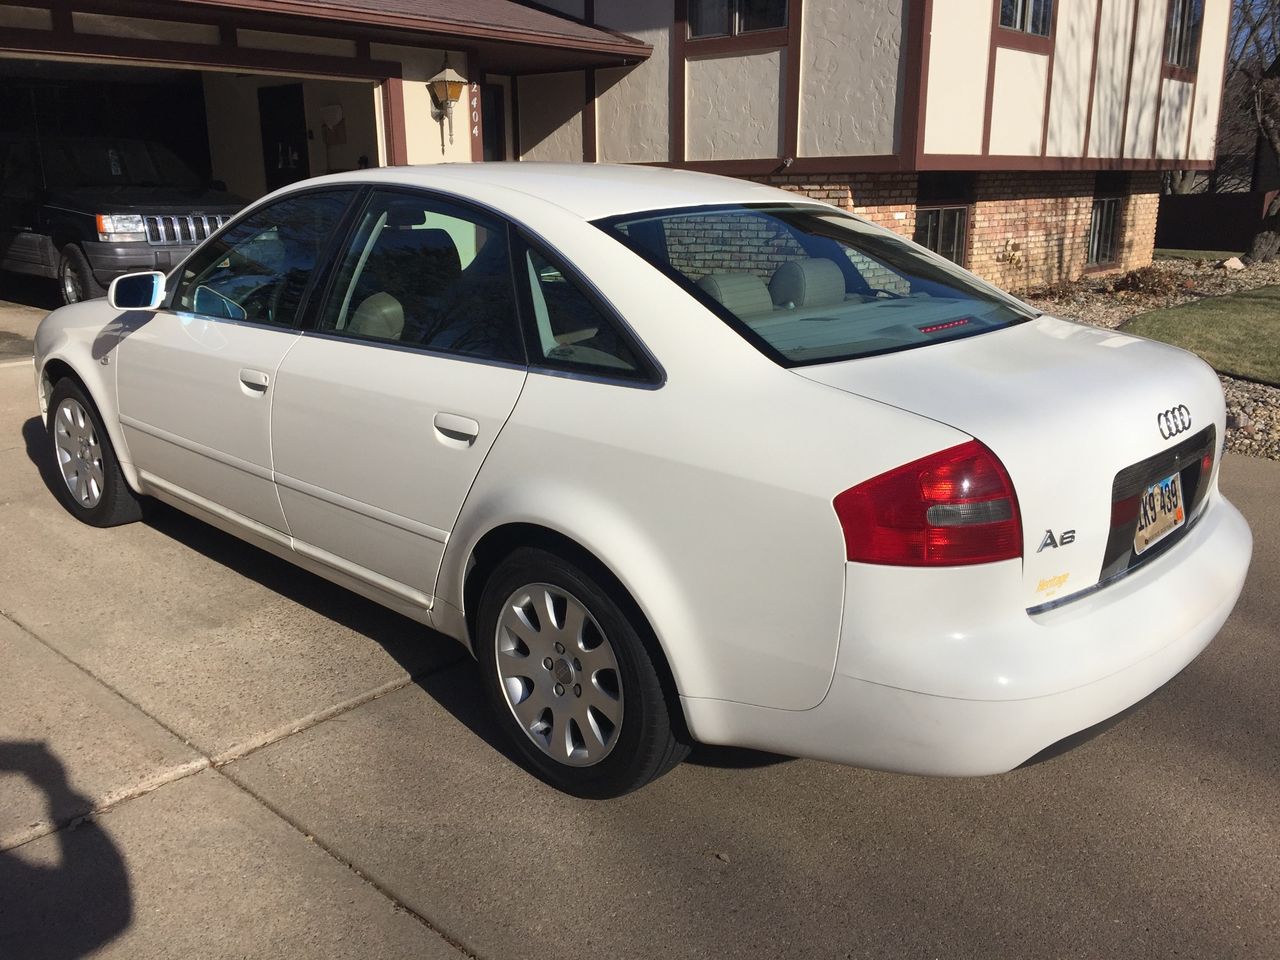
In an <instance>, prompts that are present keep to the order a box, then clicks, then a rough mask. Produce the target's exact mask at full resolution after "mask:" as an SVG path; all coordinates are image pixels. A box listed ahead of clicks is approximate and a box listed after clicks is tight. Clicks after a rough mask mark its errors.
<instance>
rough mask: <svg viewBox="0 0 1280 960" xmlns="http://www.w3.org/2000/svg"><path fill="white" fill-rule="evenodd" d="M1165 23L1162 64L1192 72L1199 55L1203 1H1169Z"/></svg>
mask: <svg viewBox="0 0 1280 960" xmlns="http://www.w3.org/2000/svg"><path fill="white" fill-rule="evenodd" d="M1166 23H1167V26H1166V28H1165V38H1164V62H1165V63H1167V64H1168V65H1169V66H1171V67H1179V68H1181V69H1183V70H1194V69H1195V68H1196V63H1197V61H1198V60H1199V54H1200V26H1201V24H1203V23H1204V0H1169V19H1168V20H1167V21H1166Z"/></svg>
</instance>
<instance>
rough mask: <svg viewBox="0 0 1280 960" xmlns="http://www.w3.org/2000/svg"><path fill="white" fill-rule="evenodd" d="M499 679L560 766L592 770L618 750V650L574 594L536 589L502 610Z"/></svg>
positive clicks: (514, 710) (528, 729) (518, 715)
mask: <svg viewBox="0 0 1280 960" xmlns="http://www.w3.org/2000/svg"><path fill="white" fill-rule="evenodd" d="M494 644H495V652H496V654H497V656H496V660H497V666H498V679H499V681H500V682H501V684H502V692H503V696H504V697H505V699H506V702H507V706H508V707H509V708H510V710H511V714H512V716H514V717H515V719H516V722H517V723H518V724H519V725H520V729H521V730H523V731H524V733H525V736H527V737H528V738H529V739H530V740H531V741H533V743H534V744H535V745H537V747H538V748H539V749H540V750H541V751H542V752H543V753H545V754H546V755H547V756H549V757H551V758H552V759H553V760H556V761H557V762H559V763H563V764H566V765H569V766H574V767H587V766H592V765H593V764H596V763H599V762H600V761H601V760H603V759H604V758H605V757H607V756H608V755H609V753H610V752H611V751H612V750H613V748H614V746H615V745H616V744H617V741H618V733H619V731H620V730H621V728H622V711H623V694H622V682H621V674H620V672H619V670H618V660H617V657H616V655H615V653H614V649H613V646H612V644H611V643H610V642H609V639H608V637H606V636H605V635H604V631H602V630H601V629H600V625H599V624H598V623H597V622H596V620H595V618H594V617H592V615H591V613H590V611H588V610H587V608H586V607H585V606H584V605H583V604H582V602H581V601H579V600H578V599H577V598H576V597H574V596H573V595H572V594H570V593H569V592H568V591H567V590H564V589H562V588H560V587H556V586H553V585H551V584H547V583H532V584H529V585H527V586H524V587H521V588H520V589H519V590H516V591H515V592H514V593H512V594H511V595H510V596H509V597H508V598H507V600H506V602H505V603H504V604H503V606H502V612H501V614H500V616H499V618H498V626H497V635H496V637H495V638H494Z"/></svg>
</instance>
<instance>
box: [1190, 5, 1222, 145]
mask: <svg viewBox="0 0 1280 960" xmlns="http://www.w3.org/2000/svg"><path fill="white" fill-rule="evenodd" d="M1230 16H1231V9H1230V7H1229V6H1228V5H1227V4H1226V3H1224V2H1222V0H1218V2H1216V3H1215V2H1213V0H1210V3H1208V4H1206V6H1205V11H1204V26H1203V27H1202V28H1201V31H1200V66H1199V69H1198V70H1197V74H1198V76H1199V82H1198V83H1197V84H1196V100H1195V110H1194V113H1193V114H1192V120H1191V157H1192V159H1194V160H1212V159H1213V154H1214V145H1215V141H1216V140H1217V136H1218V112H1219V110H1220V109H1221V107H1222V74H1223V68H1224V66H1225V60H1226V52H1227V28H1228V26H1229V21H1230Z"/></svg>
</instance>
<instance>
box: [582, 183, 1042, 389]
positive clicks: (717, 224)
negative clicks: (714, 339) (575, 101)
mask: <svg viewBox="0 0 1280 960" xmlns="http://www.w3.org/2000/svg"><path fill="white" fill-rule="evenodd" d="M597 225H598V226H599V227H600V228H601V229H603V230H605V231H606V232H607V233H609V234H611V235H612V236H614V237H615V238H616V239H617V240H619V241H620V242H621V243H623V244H624V245H626V246H627V247H629V248H630V249H631V250H633V251H634V252H635V253H637V254H639V255H640V256H641V257H643V258H645V259H646V260H648V261H649V263H651V264H652V265H653V266H655V267H657V268H658V269H659V270H660V271H662V272H663V273H665V274H666V275H667V276H669V277H671V278H672V279H673V280H675V281H676V282H677V283H678V284H680V285H681V286H682V287H683V288H684V289H685V290H686V291H687V292H688V293H689V294H690V295H691V296H693V297H694V298H695V299H697V300H698V301H700V302H701V303H702V304H704V305H705V306H706V307H708V308H709V309H710V310H712V311H713V312H714V313H716V314H717V315H719V316H720V317H721V318H722V319H724V320H725V321H726V322H728V323H729V325H730V326H732V327H733V328H734V329H735V330H737V331H738V332H739V333H740V334H742V335H743V336H744V337H746V338H747V339H748V340H750V341H751V342H752V343H754V344H755V345H756V346H757V347H759V348H760V349H762V350H763V351H764V352H765V353H766V354H768V355H769V356H771V357H773V358H774V359H775V360H777V361H778V362H779V363H782V364H783V365H785V366H798V365H802V364H811V363H828V362H833V361H837V360H850V359H853V358H855V357H862V356H868V355H871V354H876V353H887V352H890V351H895V350H905V349H909V348H912V347H920V346H925V345H927V344H931V343H937V342H939V341H943V340H952V339H958V338H961V337H968V336H973V335H975V334H980V333H985V332H987V331H990V330H995V329H999V328H1001V327H1007V326H1010V325H1011V324H1014V323H1019V322H1021V321H1023V320H1026V319H1030V318H1031V317H1032V316H1034V315H1035V314H1034V313H1032V312H1030V311H1029V310H1028V309H1027V308H1025V307H1023V306H1022V305H1021V304H1019V303H1018V302H1017V301H1015V300H1014V299H1013V298H1011V297H1006V296H1004V295H1002V294H1000V293H999V292H997V291H995V290H992V289H990V288H988V287H986V286H984V285H983V284H982V283H981V282H980V281H979V280H978V279H977V278H976V277H973V276H972V275H970V274H967V273H965V271H963V270H961V269H960V268H958V267H955V266H952V265H950V264H947V263H944V262H941V261H939V260H936V259H934V258H932V257H930V256H928V255H927V254H922V253H920V252H919V251H918V250H917V249H916V248H915V247H913V246H911V245H910V244H908V243H907V242H906V241H905V240H903V239H902V238H900V237H897V236H895V235H893V234H891V233H889V232H887V231H884V230H880V229H878V228H876V227H872V226H871V225H869V224H866V223H864V222H862V221H861V220H858V219H856V218H854V217H851V216H848V215H846V214H842V213H840V212H838V211H836V210H832V209H829V208H826V207H816V206H806V205H798V204H796V205H792V204H781V205H768V206H765V205H761V206H750V207H747V206H728V207H712V208H707V207H700V208H699V207H694V208H686V209H677V210H670V211H661V212H657V213H651V214H637V215H627V216H622V217H613V218H610V219H608V220H604V221H600V222H599V223H598V224H597Z"/></svg>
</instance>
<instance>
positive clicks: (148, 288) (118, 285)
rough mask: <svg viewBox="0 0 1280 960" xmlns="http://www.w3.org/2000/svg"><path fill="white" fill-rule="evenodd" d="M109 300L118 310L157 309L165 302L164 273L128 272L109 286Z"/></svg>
mask: <svg viewBox="0 0 1280 960" xmlns="http://www.w3.org/2000/svg"><path fill="white" fill-rule="evenodd" d="M107 302H108V303H109V304H111V306H112V308H113V309H116V310H155V309H156V308H158V307H159V306H160V304H162V303H163V302H164V274H163V273H157V272H154V271H153V272H151V273H126V274H125V275H124V276H123V277H116V278H115V279H114V280H112V281H111V286H110V287H108V288H107Z"/></svg>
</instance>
